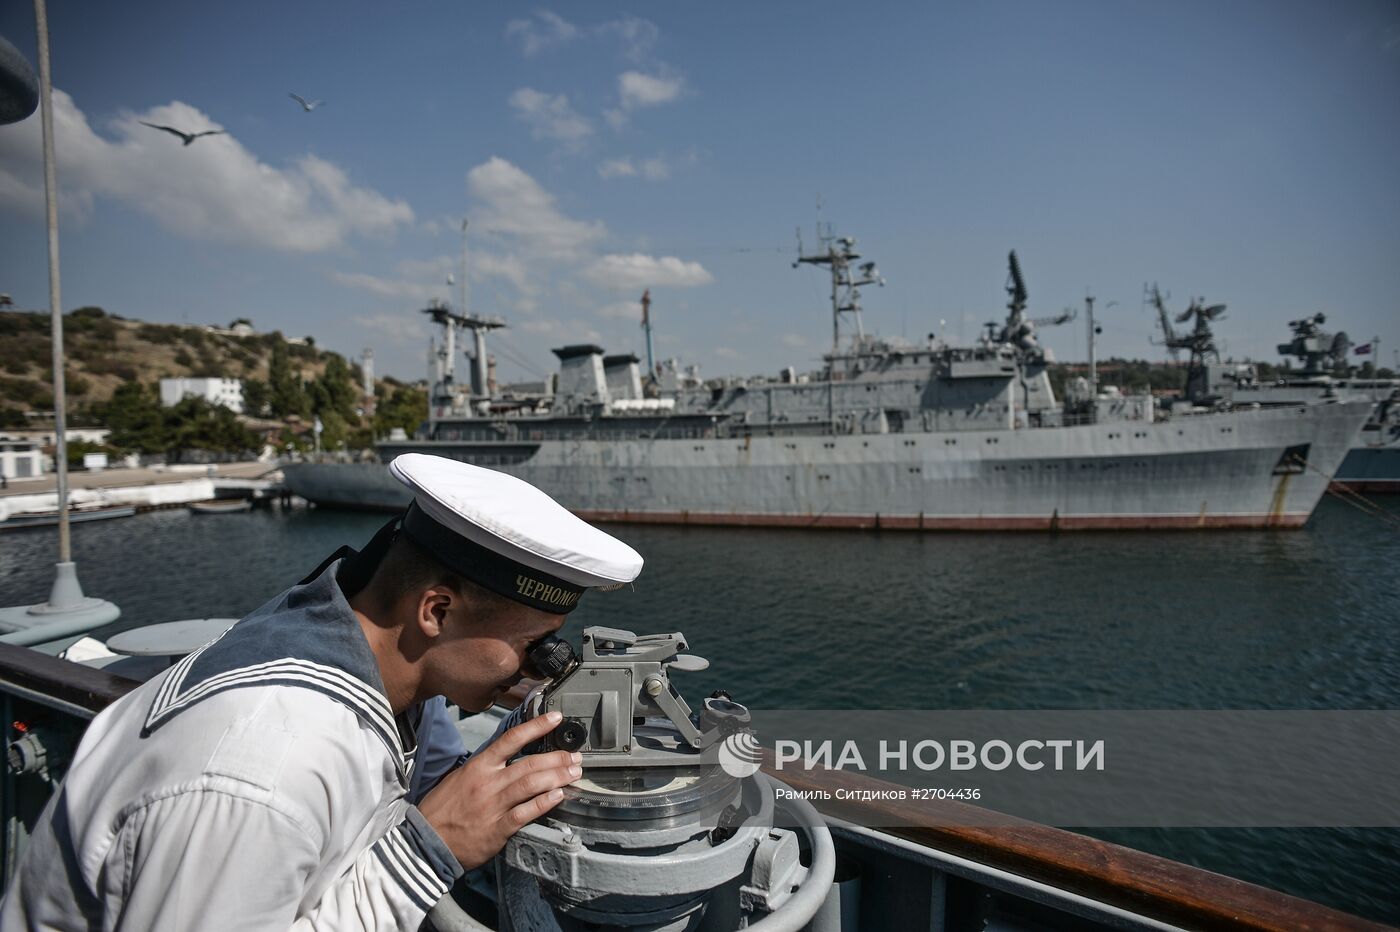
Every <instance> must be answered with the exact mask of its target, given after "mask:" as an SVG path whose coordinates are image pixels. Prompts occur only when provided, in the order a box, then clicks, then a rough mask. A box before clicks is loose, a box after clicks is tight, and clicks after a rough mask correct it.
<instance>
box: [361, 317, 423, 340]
mask: <svg viewBox="0 0 1400 932" xmlns="http://www.w3.org/2000/svg"><path fill="white" fill-rule="evenodd" d="M351 320H352V321H353V322H354V323H356V324H359V325H360V327H361V328H362V329H364V330H368V331H369V332H371V333H373V334H375V335H376V336H379V337H381V338H382V339H387V340H388V341H389V342H390V343H393V344H396V345H398V346H415V345H418V344H421V343H423V342H424V340H425V339H426V338H427V336H428V332H427V330H426V329H425V328H424V326H423V319H422V318H421V317H417V316H413V315H409V314H405V313H403V312H402V311H384V312H382V313H378V314H361V315H359V316H357V317H352V318H351Z"/></svg>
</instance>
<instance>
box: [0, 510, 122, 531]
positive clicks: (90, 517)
mask: <svg viewBox="0 0 1400 932" xmlns="http://www.w3.org/2000/svg"><path fill="white" fill-rule="evenodd" d="M134 514H136V506H135V505H106V506H101V507H97V508H70V509H69V511H68V521H69V522H70V523H72V524H76V523H78V522H79V521H104V520H106V519H107V518H130V517H131V516H132V515H134ZM56 524H58V512H57V511H33V512H29V513H28V514H15V515H10V517H9V518H7V519H6V520H4V521H0V531H18V530H24V529H25V528H34V527H53V526H54V525H56Z"/></svg>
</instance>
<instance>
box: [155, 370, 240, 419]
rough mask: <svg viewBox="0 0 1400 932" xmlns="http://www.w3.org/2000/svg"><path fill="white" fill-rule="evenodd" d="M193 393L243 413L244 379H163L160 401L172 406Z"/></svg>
mask: <svg viewBox="0 0 1400 932" xmlns="http://www.w3.org/2000/svg"><path fill="white" fill-rule="evenodd" d="M191 395H193V396H194V397H196V398H203V399H204V400H205V401H207V402H209V403H210V404H216V405H223V406H224V407H225V408H228V409H229V410H230V411H232V412H233V413H235V414H242V413H243V380H242V379H204V378H201V379H196V378H180V379H161V380H160V403H161V404H162V405H164V406H165V407H167V408H172V407H174V406H175V405H177V404H179V403H180V400H181V399H183V398H188V397H190V396H191Z"/></svg>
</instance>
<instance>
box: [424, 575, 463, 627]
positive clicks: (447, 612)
mask: <svg viewBox="0 0 1400 932" xmlns="http://www.w3.org/2000/svg"><path fill="white" fill-rule="evenodd" d="M461 607H462V597H461V596H460V595H458V594H457V593H455V592H453V591H452V590H451V589H449V588H448V587H447V586H433V587H432V588H431V589H425V590H424V591H423V594H422V595H420V596H419V597H418V613H417V616H418V617H417V618H416V621H417V623H418V629H419V630H420V631H421V632H422V633H423V634H424V635H426V636H427V637H430V638H436V637H440V636H441V635H442V634H443V633H444V631H446V629H447V627H448V626H449V625H450V624H451V616H452V615H453V614H456V613H457V612H458V611H459V610H460V609H461Z"/></svg>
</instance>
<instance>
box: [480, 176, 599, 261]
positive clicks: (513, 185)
mask: <svg viewBox="0 0 1400 932" xmlns="http://www.w3.org/2000/svg"><path fill="white" fill-rule="evenodd" d="M467 193H468V194H470V195H471V196H472V197H473V198H475V199H476V200H477V201H479V202H480V204H481V208H480V209H479V210H477V211H475V212H473V214H472V225H471V229H474V230H480V231H481V232H483V233H488V234H494V235H499V236H506V237H511V238H514V239H516V240H518V241H519V243H520V245H522V246H523V247H524V248H526V249H527V250H529V251H531V252H534V253H537V254H543V255H547V256H553V257H556V258H572V257H575V256H577V255H578V254H580V253H581V252H582V251H583V250H584V249H585V248H586V247H588V246H590V245H591V244H593V243H595V242H597V241H598V240H599V239H601V238H602V237H603V236H604V235H606V233H607V230H606V228H605V227H604V226H603V224H602V223H599V222H597V221H593V222H586V221H582V220H574V219H571V218H570V217H567V216H565V214H564V213H563V212H562V211H560V210H559V208H558V206H556V204H555V202H554V196H553V195H551V194H550V193H549V192H548V191H546V190H545V189H544V188H543V187H541V186H540V184H539V182H537V181H535V179H534V178H531V177H530V176H529V175H528V174H526V173H525V172H523V171H521V170H520V169H519V168H517V167H516V166H515V165H512V164H511V163H510V162H507V161H506V160H505V159H503V158H500V157H499V156H492V157H491V158H490V159H488V160H487V161H485V162H483V163H482V164H480V165H478V166H476V167H475V168H473V169H472V170H471V171H469V172H467Z"/></svg>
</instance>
